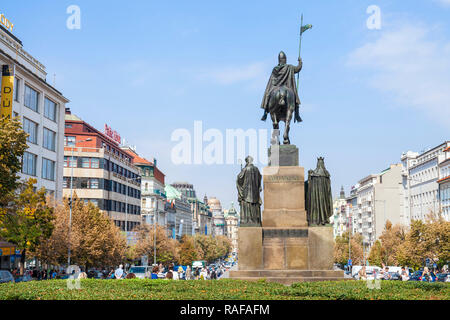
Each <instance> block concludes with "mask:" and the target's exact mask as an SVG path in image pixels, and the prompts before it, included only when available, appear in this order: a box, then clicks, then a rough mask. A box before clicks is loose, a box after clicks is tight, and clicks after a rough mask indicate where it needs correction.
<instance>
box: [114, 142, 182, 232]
mask: <svg viewBox="0 0 450 320" xmlns="http://www.w3.org/2000/svg"><path fill="white" fill-rule="evenodd" d="M121 149H122V150H123V151H125V152H126V153H127V154H128V155H130V156H131V158H132V161H133V165H134V166H136V167H137V168H139V173H140V175H141V215H142V222H143V223H146V224H153V223H154V222H155V221H156V223H157V224H159V225H161V226H166V225H167V224H168V220H169V221H170V220H174V219H170V218H169V219H168V217H167V215H166V211H165V205H166V194H165V191H164V188H165V183H164V181H165V175H164V173H163V172H161V170H159V168H158V167H157V163H156V159H153V162H151V161H148V160H147V159H145V158H142V157H140V156H139V155H138V154H137V152H136V151H135V150H134V149H133V148H131V147H129V146H122V147H121Z"/></svg>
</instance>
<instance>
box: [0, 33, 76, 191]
mask: <svg viewBox="0 0 450 320" xmlns="http://www.w3.org/2000/svg"><path fill="white" fill-rule="evenodd" d="M3 64H7V65H10V66H14V68H15V79H14V90H13V100H14V101H13V109H12V110H13V116H18V117H19V118H20V120H21V121H22V124H23V129H24V130H25V131H26V132H27V133H28V134H29V135H30V136H29V137H28V139H27V140H28V149H27V150H26V152H25V154H24V156H23V167H22V173H21V174H20V177H21V179H24V180H25V179H28V178H31V177H32V178H35V179H37V188H38V189H39V188H41V187H45V188H46V189H47V190H48V192H49V194H54V196H55V198H56V199H61V198H62V185H63V165H64V114H65V104H66V103H68V102H69V100H68V99H67V98H65V97H64V96H63V95H62V93H61V92H59V91H58V90H56V89H55V88H54V87H53V86H51V85H50V84H49V83H48V82H47V81H46V76H47V73H46V71H45V66H44V65H43V64H42V63H40V62H39V61H38V60H37V59H35V58H34V57H33V56H31V55H30V54H29V53H28V52H26V51H25V50H24V49H23V47H22V42H21V41H20V40H19V39H17V38H16V37H15V36H14V35H13V34H12V33H10V32H9V31H7V30H6V29H4V28H3V27H1V28H0V65H3Z"/></svg>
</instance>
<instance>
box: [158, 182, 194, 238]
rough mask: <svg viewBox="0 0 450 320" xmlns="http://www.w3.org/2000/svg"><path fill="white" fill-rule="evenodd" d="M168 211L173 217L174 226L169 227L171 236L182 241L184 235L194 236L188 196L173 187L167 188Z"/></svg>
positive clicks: (168, 186)
mask: <svg viewBox="0 0 450 320" xmlns="http://www.w3.org/2000/svg"><path fill="white" fill-rule="evenodd" d="M165 192H166V195H167V204H168V209H167V211H168V212H169V213H170V214H172V215H173V217H174V218H173V224H171V225H168V226H167V227H168V229H169V230H171V236H172V237H173V238H174V239H181V237H183V236H184V235H189V236H191V235H193V227H192V211H191V204H190V203H189V201H188V200H187V198H186V196H185V195H184V194H183V193H181V192H180V191H179V190H177V189H175V188H174V187H172V186H171V185H167V186H166V187H165Z"/></svg>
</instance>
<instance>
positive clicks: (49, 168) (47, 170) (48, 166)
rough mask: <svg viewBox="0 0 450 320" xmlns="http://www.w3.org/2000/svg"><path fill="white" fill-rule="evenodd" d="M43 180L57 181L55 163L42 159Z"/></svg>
mask: <svg viewBox="0 0 450 320" xmlns="http://www.w3.org/2000/svg"><path fill="white" fill-rule="evenodd" d="M42 178H44V179H47V180H52V181H53V180H55V161H52V160H48V159H45V158H42Z"/></svg>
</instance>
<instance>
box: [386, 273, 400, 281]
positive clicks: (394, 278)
mask: <svg viewBox="0 0 450 320" xmlns="http://www.w3.org/2000/svg"><path fill="white" fill-rule="evenodd" d="M389 275H390V276H391V280H402V276H401V275H400V273H398V272H389Z"/></svg>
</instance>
